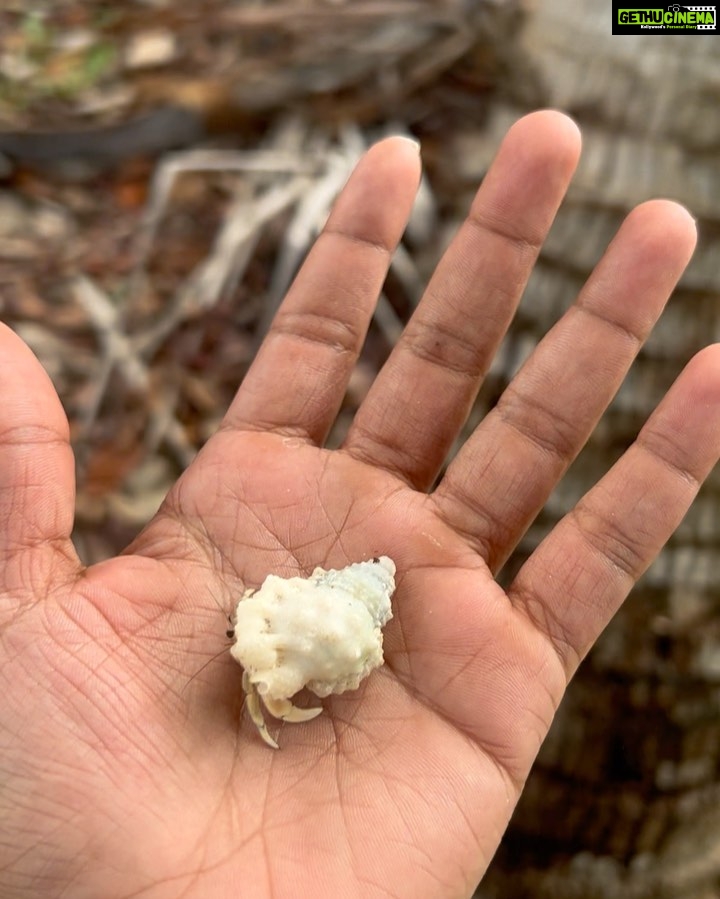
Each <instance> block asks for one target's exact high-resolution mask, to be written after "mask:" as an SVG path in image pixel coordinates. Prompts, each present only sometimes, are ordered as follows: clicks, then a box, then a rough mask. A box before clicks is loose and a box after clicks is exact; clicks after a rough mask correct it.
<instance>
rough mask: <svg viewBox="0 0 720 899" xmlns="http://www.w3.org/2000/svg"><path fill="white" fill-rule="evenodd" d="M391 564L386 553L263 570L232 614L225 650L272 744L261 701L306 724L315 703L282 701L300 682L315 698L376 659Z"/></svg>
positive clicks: (343, 685)
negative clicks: (301, 570) (299, 573)
mask: <svg viewBox="0 0 720 899" xmlns="http://www.w3.org/2000/svg"><path fill="white" fill-rule="evenodd" d="M394 590H395V564H394V562H393V561H392V559H389V558H388V557H387V556H380V557H379V558H375V559H371V560H370V561H367V562H355V563H354V564H352V565H347V566H346V567H345V568H340V569H337V570H336V569H330V570H329V571H325V570H324V569H323V568H316V569H315V570H314V571H313V573H312V574H311V575H310V577H308V578H301V577H291V578H281V577H277V576H276V575H274V574H271V575H268V577H267V578H266V579H265V581H264V583H263V585H262V587H260V589H259V590H248V591H247V592H246V593H245V594H244V595H243V597H242V598H241V600H240V602H239V603H238V605H237V609H236V611H235V627H234V631H235V633H234V636H235V643H234V644H233V646H232V648H231V650H230V652H231V654H232V656H233V658H234V659H236V660H237V661H238V662H239V663H240V664H241V665H242V667H243V669H244V673H243V689H244V690H245V693H246V695H247V707H248V711H249V713H250V717H251V718H252V720H253V721H254V722H255V725H256V726H257V728H258V730H259V731H260V735H261V736H262V738H263V740H265V742H266V743H268V744H269V745H270V746H272V747H274V748H275V749H277V748H278V745H277V743H276V742H275V740H273V738H272V737H271V736H270V734H269V733H268V731H267V727H266V725H265V720H264V718H263V712H262V707H261V704H260V703H261V700H262V704H263V705H264V706H265V708H266V709H267V710H268V711H269V712H270V714H271V715H273V716H274V717H275V718H281V719H282V720H283V721H295V722H297V721H309V720H310V719H311V718H314V717H315V716H316V715H319V714H320V713H321V712H322V708H312V709H299V708H297V707H296V706H294V705H293V704H292V703H291V702H290V697H292V696H294V695H295V693H297V692H298V691H299V690H302V689H303V687H307V689H308V690H310V691H311V692H313V693H314V694H315V695H316V696H321V697H322V696H329V695H330V694H331V693H343V692H345V690H355V689H357V687H358V686H359V684H360V682H361V681H362V680H363V679H364V678H365V677H367V675H368V674H369V673H370V672H371V671H372V670H373V668H377V667H378V666H380V665H382V664H383V661H384V658H383V650H382V644H383V635H382V630H381V629H382V627H383V626H384V625H385V624H386V623H387V622H388V621H389V620H390V618H392V611H391V607H390V597H391V596H392V594H393V591H394Z"/></svg>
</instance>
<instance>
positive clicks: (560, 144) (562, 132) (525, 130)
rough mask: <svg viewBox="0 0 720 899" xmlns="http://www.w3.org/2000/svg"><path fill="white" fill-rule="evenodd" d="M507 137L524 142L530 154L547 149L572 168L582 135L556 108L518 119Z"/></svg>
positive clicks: (572, 120)
mask: <svg viewBox="0 0 720 899" xmlns="http://www.w3.org/2000/svg"><path fill="white" fill-rule="evenodd" d="M507 137H508V138H510V139H511V140H516V139H518V140H519V141H521V142H528V143H529V144H530V145H531V148H532V151H533V152H535V153H537V152H542V151H543V150H548V151H550V152H551V153H552V154H553V157H554V158H558V156H559V155H563V156H565V157H566V158H567V162H568V163H569V164H571V165H572V166H573V168H574V166H575V165H577V161H578V159H579V158H580V152H581V149H582V132H581V131H580V127H579V125H578V124H577V122H575V120H574V119H572V118H571V117H570V116H569V115H567V114H566V113H564V112H560V110H557V109H539V110H536V111H535V112H530V113H528V114H527V115H524V116H523V117H522V118H520V119H518V120H517V121H516V122H515V124H514V125H513V126H512V127H511V128H510V130H509V131H508V135H507Z"/></svg>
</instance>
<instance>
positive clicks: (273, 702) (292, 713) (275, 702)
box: [263, 699, 322, 723]
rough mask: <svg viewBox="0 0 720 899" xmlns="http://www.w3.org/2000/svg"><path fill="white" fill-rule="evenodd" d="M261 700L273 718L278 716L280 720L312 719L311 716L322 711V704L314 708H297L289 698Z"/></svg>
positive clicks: (315, 716)
mask: <svg viewBox="0 0 720 899" xmlns="http://www.w3.org/2000/svg"><path fill="white" fill-rule="evenodd" d="M263 702H264V703H265V708H266V709H267V710H268V712H270V714H271V715H272V716H273V718H280V719H281V720H282V721H292V722H293V723H298V722H300V721H312V719H313V718H317V716H318V715H319V714H320V712H322V706H318V708H316V709H299V708H298V707H297V706H295V705H293V704H292V703H291V702H290V700H289V699H263Z"/></svg>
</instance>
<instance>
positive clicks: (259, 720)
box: [242, 671, 280, 749]
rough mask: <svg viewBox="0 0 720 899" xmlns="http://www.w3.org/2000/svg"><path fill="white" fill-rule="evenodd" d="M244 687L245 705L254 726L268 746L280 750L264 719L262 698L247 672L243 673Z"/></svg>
mask: <svg viewBox="0 0 720 899" xmlns="http://www.w3.org/2000/svg"><path fill="white" fill-rule="evenodd" d="M242 685H243V690H244V691H245V703H246V705H247V710H248V712H249V714H250V717H251V718H252V720H253V724H254V725H255V727H257V729H258V731H259V732H260V736H261V737H262V738H263V740H264V741H265V742H266V743H267V744H268V746H272V748H273V749H279V748H280V747H279V746H278V744H277V743H276V742H275V740H273V738H272V737H271V736H270V733H269V731H268V729H267V725H266V724H265V719H264V718H263V713H262V706H261V705H260V697H259V696H258V694H257V690H256V689H255V687H254V686H253V684H252V683H251V682H250V678H249V677H248V673H247V671H244V672H243V679H242Z"/></svg>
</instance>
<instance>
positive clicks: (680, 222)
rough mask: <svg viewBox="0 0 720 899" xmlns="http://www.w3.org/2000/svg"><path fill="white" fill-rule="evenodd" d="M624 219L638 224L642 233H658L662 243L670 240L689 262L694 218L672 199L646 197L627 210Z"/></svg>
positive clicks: (695, 227) (694, 227)
mask: <svg viewBox="0 0 720 899" xmlns="http://www.w3.org/2000/svg"><path fill="white" fill-rule="evenodd" d="M626 222H628V223H631V224H633V225H636V226H637V225H639V227H640V230H641V231H642V232H644V233H647V234H649V235H657V236H659V237H660V238H661V239H662V241H663V244H664V245H666V246H667V245H668V243H670V244H671V245H672V248H673V249H677V250H678V252H679V255H681V256H684V257H685V258H686V260H688V261H689V259H690V257H691V256H692V254H693V251H694V250H695V245H696V243H697V235H698V232H697V221H696V220H695V219H694V218H693V216H692V215H691V214H690V212H688V210H687V209H686V208H685V207H684V206H683V205H682V204H681V203H678V202H676V201H675V200H668V199H664V198H657V199H653V200H646V201H645V202H644V203H640V204H638V205H637V206H636V207H635V208H634V209H633V210H632V211H631V212H630V213H628V216H627V218H626Z"/></svg>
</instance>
